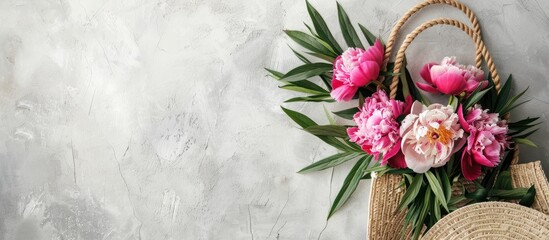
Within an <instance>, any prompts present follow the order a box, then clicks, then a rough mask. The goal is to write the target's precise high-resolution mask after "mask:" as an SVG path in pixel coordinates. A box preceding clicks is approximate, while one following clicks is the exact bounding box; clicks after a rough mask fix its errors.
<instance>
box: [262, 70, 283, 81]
mask: <svg viewBox="0 0 549 240" xmlns="http://www.w3.org/2000/svg"><path fill="white" fill-rule="evenodd" d="M265 70H266V71H267V72H269V74H270V75H271V77H272V78H274V79H276V80H280V79H281V78H282V77H283V76H284V73H281V72H278V71H275V70H272V69H268V68H265Z"/></svg>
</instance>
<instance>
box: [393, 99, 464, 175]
mask: <svg viewBox="0 0 549 240" xmlns="http://www.w3.org/2000/svg"><path fill="white" fill-rule="evenodd" d="M400 136H402V143H401V144H402V147H401V149H402V153H404V158H405V161H406V165H407V166H408V167H409V168H410V169H412V170H413V171H414V172H417V173H424V172H426V171H428V170H429V169H430V168H432V167H440V166H443V165H445V164H446V162H448V160H450V156H452V154H454V153H455V152H456V151H458V150H459V149H460V148H461V147H463V145H464V144H465V139H464V138H463V129H461V126H460V125H459V123H458V116H457V114H456V113H454V109H453V108H452V107H451V106H443V105H441V104H432V105H430V106H429V107H427V106H424V105H423V104H421V103H420V102H418V101H415V102H414V104H413V105H412V109H411V113H410V114H409V115H408V116H406V118H404V120H403V121H402V125H401V127H400Z"/></svg>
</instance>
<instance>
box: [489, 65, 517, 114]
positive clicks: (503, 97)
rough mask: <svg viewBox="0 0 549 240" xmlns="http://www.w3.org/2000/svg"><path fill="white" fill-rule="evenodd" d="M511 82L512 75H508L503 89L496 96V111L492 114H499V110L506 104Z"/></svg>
mask: <svg viewBox="0 0 549 240" xmlns="http://www.w3.org/2000/svg"><path fill="white" fill-rule="evenodd" d="M512 82H513V75H512V74H511V75H509V78H507V81H505V84H503V87H501V89H500V90H499V94H498V100H497V103H496V109H495V110H494V112H500V111H501V109H503V107H504V106H505V104H506V103H507V100H508V99H509V97H510V94H511V84H512Z"/></svg>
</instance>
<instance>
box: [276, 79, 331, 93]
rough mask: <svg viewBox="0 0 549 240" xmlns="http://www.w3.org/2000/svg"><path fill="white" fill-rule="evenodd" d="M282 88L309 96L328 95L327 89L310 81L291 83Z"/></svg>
mask: <svg viewBox="0 0 549 240" xmlns="http://www.w3.org/2000/svg"><path fill="white" fill-rule="evenodd" d="M280 88H282V89H286V90H290V91H296V92H302V93H309V94H315V95H316V94H327V93H328V91H326V89H324V88H322V87H320V86H318V85H317V84H315V83H313V82H311V81H308V80H301V81H295V82H291V83H288V84H286V85H284V86H280Z"/></svg>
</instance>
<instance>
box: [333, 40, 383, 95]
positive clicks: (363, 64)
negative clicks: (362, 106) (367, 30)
mask: <svg viewBox="0 0 549 240" xmlns="http://www.w3.org/2000/svg"><path fill="white" fill-rule="evenodd" d="M383 53H384V49H383V45H382V44H381V42H380V41H379V40H376V43H375V44H374V46H372V47H370V48H368V50H364V49H360V48H349V49H347V51H345V52H344V53H343V54H342V55H341V56H339V57H337V59H336V61H335V63H334V76H333V79H332V92H331V96H332V97H333V98H334V99H335V100H336V101H338V102H341V101H350V100H351V99H353V96H354V95H355V93H356V91H357V90H358V88H359V87H363V86H366V85H367V84H368V83H370V82H371V81H372V80H375V79H376V78H377V77H378V75H379V71H380V69H381V64H382V63H383Z"/></svg>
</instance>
